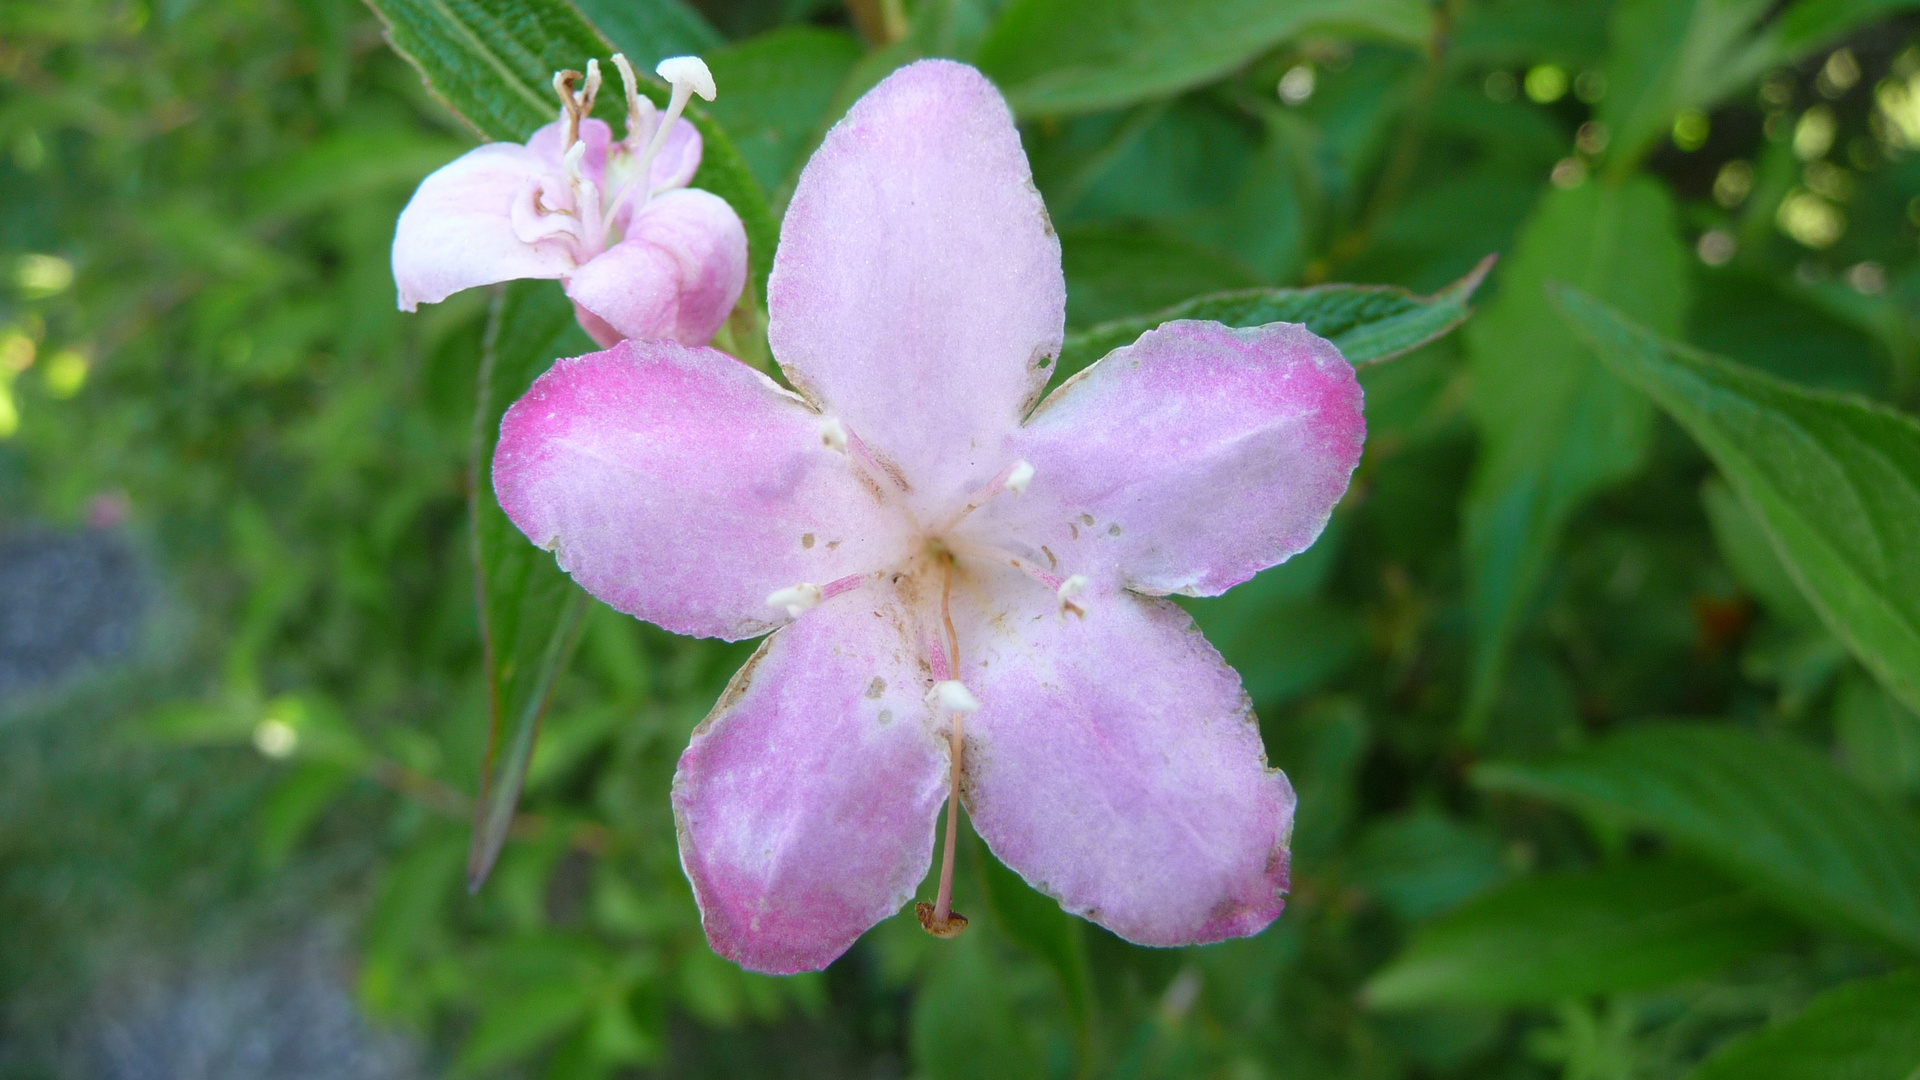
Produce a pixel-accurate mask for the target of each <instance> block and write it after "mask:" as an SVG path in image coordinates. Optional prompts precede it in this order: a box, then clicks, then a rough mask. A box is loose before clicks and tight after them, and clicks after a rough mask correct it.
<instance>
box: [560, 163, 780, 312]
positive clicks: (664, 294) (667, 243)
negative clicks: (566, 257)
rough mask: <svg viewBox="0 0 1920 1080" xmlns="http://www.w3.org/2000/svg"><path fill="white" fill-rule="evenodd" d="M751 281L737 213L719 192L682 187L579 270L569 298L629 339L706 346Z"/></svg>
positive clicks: (571, 281)
mask: <svg viewBox="0 0 1920 1080" xmlns="http://www.w3.org/2000/svg"><path fill="white" fill-rule="evenodd" d="M746 282H747V231H746V228H745V227H744V226H742V225H741V224H740V217H739V215H737V214H735V213H734V212H733V208H732V207H730V206H728V205H727V203H726V200H724V199H722V198H720V197H719V196H717V195H713V194H711V193H709V192H705V191H699V190H696V189H691V188H683V189H680V190H677V191H670V192H667V193H666V194H665V195H662V196H660V197H659V198H656V199H654V200H653V201H652V202H650V203H648V204H647V206H646V208H645V209H644V210H642V211H641V212H640V213H639V214H638V215H636V216H635V217H634V219H633V221H632V223H631V224H630V225H628V227H627V235H626V238H625V239H623V240H621V241H620V242H619V243H618V244H615V245H614V246H612V247H610V248H608V249H607V250H606V251H603V252H601V253H600V254H599V255H597V256H595V257H594V258H593V259H591V260H589V261H588V262H587V264H586V265H585V266H582V267H581V268H580V269H578V270H576V271H574V273H573V276H572V277H571V278H570V279H568V281H567V295H568V296H570V297H572V298H573V300H574V302H575V303H577V304H579V305H580V306H581V307H584V308H586V309H587V310H588V311H591V312H592V313H593V314H594V315H596V316H598V317H599V318H600V319H601V320H602V321H604V322H605V323H606V325H607V326H609V327H611V328H612V329H613V330H614V331H616V332H617V333H619V334H620V335H621V336H623V337H630V338H638V339H640V340H642V341H659V340H663V339H667V340H673V341H678V342H681V343H683V344H687V345H704V344H706V343H707V342H708V341H709V340H711V339H712V338H713V335H714V333H715V332H716V331H718V330H719V329H720V327H721V325H722V324H723V323H725V322H726V321H727V315H728V314H729V313H730V312H732V311H733V305H734V302H735V301H737V300H739V299H740V291H741V289H742V288H744V287H745V286H746ZM591 332H592V329H591V328H589V333H591ZM595 337H596V339H598V337H599V335H597V334H596V335H595ZM602 344H605V342H602Z"/></svg>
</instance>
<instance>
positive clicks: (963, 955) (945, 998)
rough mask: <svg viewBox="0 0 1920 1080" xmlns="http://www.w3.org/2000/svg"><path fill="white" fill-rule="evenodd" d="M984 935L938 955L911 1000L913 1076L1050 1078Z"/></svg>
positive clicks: (958, 941)
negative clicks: (1046, 1076)
mask: <svg viewBox="0 0 1920 1080" xmlns="http://www.w3.org/2000/svg"><path fill="white" fill-rule="evenodd" d="M1000 966H1001V965H1000V963H999V962H998V958H997V957H995V956H994V955H993V952H992V950H991V948H990V942H989V941H988V940H987V935H985V934H982V933H979V932H978V931H974V932H970V933H965V934H961V935H960V936H959V937H958V938H955V939H954V940H953V941H950V942H944V943H942V946H941V947H940V948H938V949H936V950H934V952H933V963H932V969H931V970H930V971H929V972H928V973H927V977H926V980H925V982H923V983H922V984H921V986H920V989H919V992H918V993H917V994H916V995H915V996H914V1003H913V1060H914V1065H915V1072H916V1073H917V1074H918V1075H920V1076H925V1077H927V1078H928V1080H1024V1078H1029V1077H1031V1078H1035V1080H1037V1078H1038V1077H1041V1076H1045V1075H1046V1074H1047V1070H1046V1069H1045V1067H1044V1060H1043V1059H1042V1057H1041V1055H1040V1049H1039V1047H1038V1046H1035V1045H1034V1040H1033V1037H1032V1034H1031V1032H1030V1031H1028V1029H1027V1027H1026V1026H1025V1025H1024V1024H1022V1023H1021V1017H1020V1016H1019V1014H1018V1013H1017V1012H1016V1011H1015V1008H1014V1001H1013V995H1012V994H1011V993H1010V992H1009V991H1010V987H1009V986H1008V985H1007V983H1008V980H1007V979H1006V978H1005V977H1004V974H1003V972H1002V971H1000V970H999V968H1000Z"/></svg>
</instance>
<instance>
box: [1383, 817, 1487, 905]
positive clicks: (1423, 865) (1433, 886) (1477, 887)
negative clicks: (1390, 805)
mask: <svg viewBox="0 0 1920 1080" xmlns="http://www.w3.org/2000/svg"><path fill="white" fill-rule="evenodd" d="M1506 875H1507V866H1506V861H1505V859H1504V858H1503V857H1502V853H1501V850H1500V842H1499V840H1498V839H1497V838H1495V837H1494V836H1492V835H1489V834H1488V833H1486V832H1484V831H1481V830H1478V829H1471V828H1467V827H1465V826H1463V825H1461V824H1460V823H1459V822H1457V821H1455V820H1454V819H1453V818H1451V817H1448V816H1447V815H1446V814H1443V813H1441V812H1439V811H1437V810H1416V811H1414V812H1413V813H1411V814H1407V815H1405V816H1402V817H1395V818H1386V819H1383V820H1380V821H1376V822H1375V823H1374V825H1373V827H1372V828H1370V829H1368V830H1367V832H1366V835H1365V836H1363V837H1362V838H1361V840H1360V843H1359V844H1358V845H1356V847H1355V849H1354V877H1355V879H1356V880H1357V881H1358V882H1359V884H1360V885H1361V886H1362V887H1363V888H1365V889H1366V890H1367V891H1368V892H1370V893H1372V894H1373V895H1374V897H1375V898H1377V899H1378V900H1379V901H1380V902H1381V903H1382V904H1384V905H1386V907H1387V908H1388V909H1389V910H1390V911H1392V912H1393V913H1394V914H1396V915H1398V916H1399V917H1401V918H1402V919H1406V920H1408V921H1410V922H1417V921H1419V920H1421V919H1426V918H1429V917H1431V916H1434V915H1438V914H1439V913H1441V912H1442V911H1445V910H1447V909H1448V908H1451V907H1453V906H1454V905H1456V904H1458V903H1460V902H1461V901H1463V900H1465V899H1467V898H1468V897H1470V896H1473V895H1475V894H1476V893H1479V892H1482V891H1484V890H1486V889H1487V888H1489V887H1491V886H1493V885H1496V884H1498V883H1499V882H1500V880H1501V879H1502V878H1504V877H1506Z"/></svg>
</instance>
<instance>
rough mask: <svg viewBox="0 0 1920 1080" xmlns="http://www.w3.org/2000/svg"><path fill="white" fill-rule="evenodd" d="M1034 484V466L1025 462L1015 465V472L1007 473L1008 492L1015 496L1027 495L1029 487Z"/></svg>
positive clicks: (1015, 463) (1017, 462)
mask: <svg viewBox="0 0 1920 1080" xmlns="http://www.w3.org/2000/svg"><path fill="white" fill-rule="evenodd" d="M1032 482H1033V465H1032V464H1030V463H1029V462H1027V461H1025V460H1024V459H1023V460H1020V461H1016V462H1014V463H1013V471H1012V472H1009V473H1007V490H1008V491H1011V492H1013V493H1014V494H1015V495H1025V494H1026V493H1027V485H1028V484H1030V483H1032Z"/></svg>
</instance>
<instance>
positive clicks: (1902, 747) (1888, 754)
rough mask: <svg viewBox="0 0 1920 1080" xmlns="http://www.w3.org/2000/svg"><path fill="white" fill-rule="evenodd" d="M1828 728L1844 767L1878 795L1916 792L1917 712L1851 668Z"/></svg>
mask: <svg viewBox="0 0 1920 1080" xmlns="http://www.w3.org/2000/svg"><path fill="white" fill-rule="evenodd" d="M1833 733H1834V739H1835V742H1836V743H1837V744H1838V748H1839V751H1840V758H1841V760H1842V762H1844V763H1845V765H1846V767H1847V771H1849V772H1851V773H1852V774H1853V775H1854V776H1855V777H1856V778H1858V779H1859V781H1860V782H1861V783H1863V784H1865V785H1867V786H1868V787H1870V788H1872V789H1873V790H1875V791H1878V792H1880V793H1881V794H1882V795H1885V796H1888V797H1891V798H1899V797H1902V796H1906V795H1913V794H1920V714H1916V713H1915V712H1914V711H1913V710H1912V709H1909V708H1907V707H1906V706H1905V705H1902V704H1900V703H1899V702H1898V701H1895V700H1894V699H1893V696H1892V695H1891V694H1888V693H1887V692H1886V690H1885V689H1884V688H1882V687H1881V686H1880V684H1879V683H1876V682H1874V681H1873V680H1872V679H1869V678H1867V677H1866V676H1865V675H1862V674H1859V673H1857V672H1855V673H1851V674H1849V675H1848V677H1847V679H1846V681H1845V682H1843V683H1841V684H1840V692H1839V694H1837V695H1835V697H1834V702H1833Z"/></svg>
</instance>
